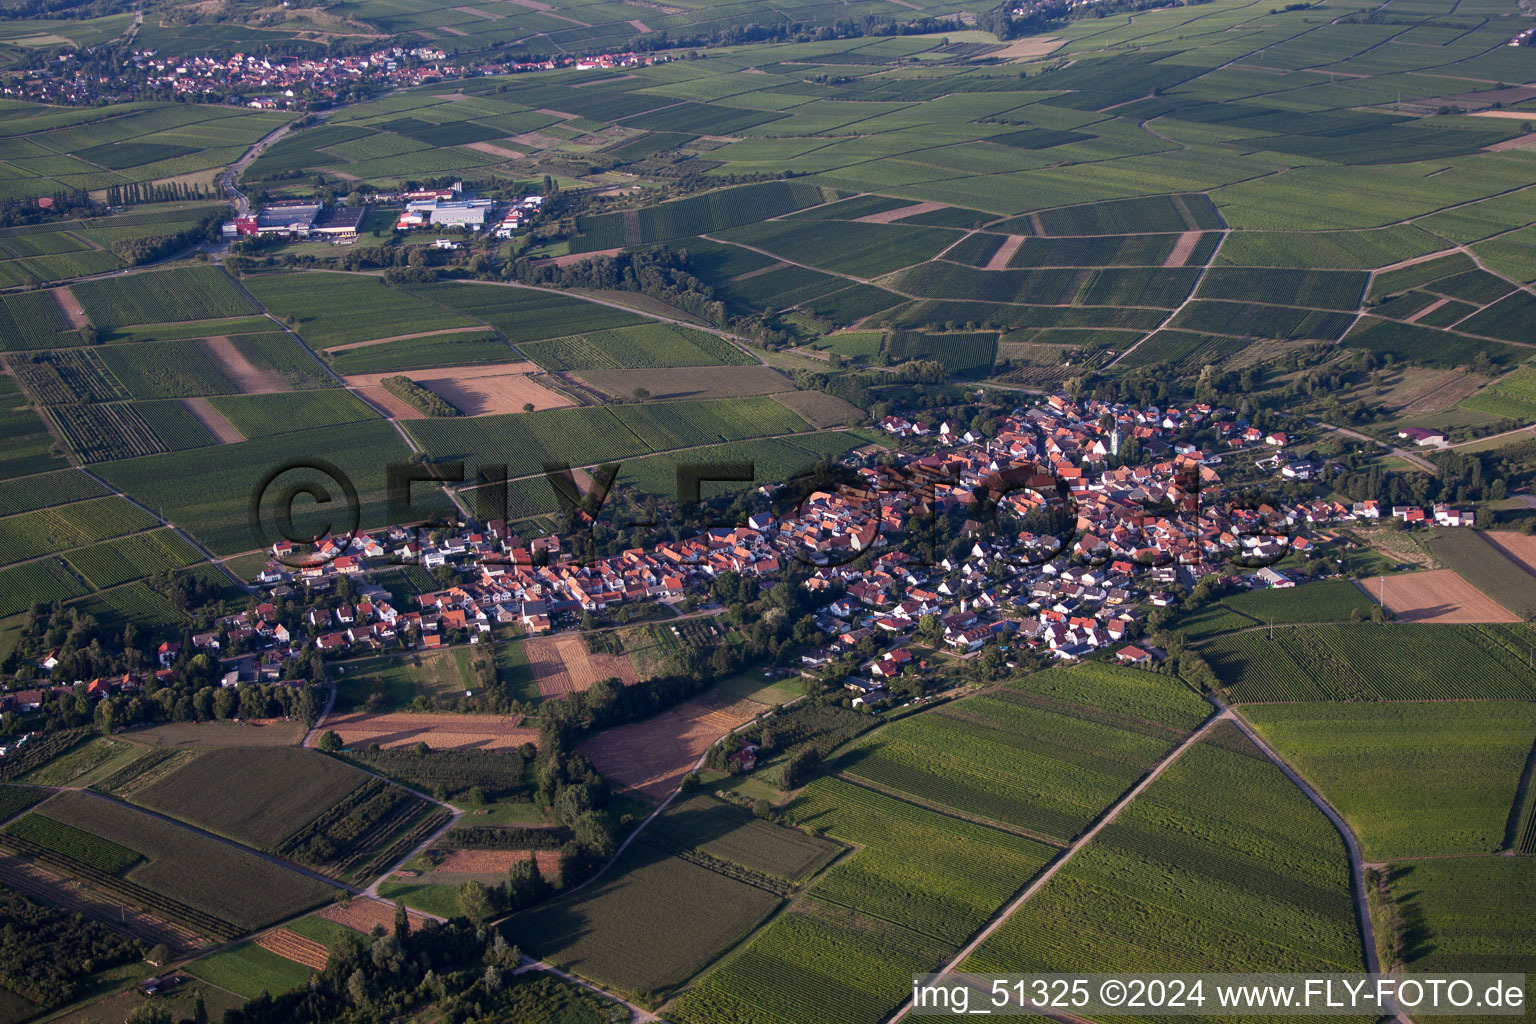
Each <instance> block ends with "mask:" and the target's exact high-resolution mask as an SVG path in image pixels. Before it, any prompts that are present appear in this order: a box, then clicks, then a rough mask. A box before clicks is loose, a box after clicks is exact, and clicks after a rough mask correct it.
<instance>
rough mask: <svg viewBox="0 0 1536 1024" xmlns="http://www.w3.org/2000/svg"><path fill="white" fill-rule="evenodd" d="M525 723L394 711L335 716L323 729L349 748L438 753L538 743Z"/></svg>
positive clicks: (511, 718)
mask: <svg viewBox="0 0 1536 1024" xmlns="http://www.w3.org/2000/svg"><path fill="white" fill-rule="evenodd" d="M521 721H522V719H521V718H518V717H516V716H506V715H449V714H443V715H437V714H423V713H417V712H407V711H394V712H383V713H378V714H374V713H369V712H359V713H358V714H354V715H331V716H330V717H328V718H326V719H325V721H324V722H323V723H322V725H321V727H320V728H322V729H324V730H328V731H330V732H334V733H335V734H336V735H338V736H340V737H341V742H342V743H344V744H346V745H347V746H349V747H366V746H367V745H368V744H370V743H377V744H378V745H379V746H381V747H384V748H386V749H389V748H393V747H410V746H415V745H416V744H417V743H426V744H427V745H428V746H429V747H432V748H433V749H434V750H458V749H462V748H466V747H474V748H478V749H481V750H511V749H512V748H514V747H520V746H522V745H523V744H524V743H537V742H538V739H539V730H537V729H527V728H522V727H520V726H519V724H518V723H520V722H521Z"/></svg>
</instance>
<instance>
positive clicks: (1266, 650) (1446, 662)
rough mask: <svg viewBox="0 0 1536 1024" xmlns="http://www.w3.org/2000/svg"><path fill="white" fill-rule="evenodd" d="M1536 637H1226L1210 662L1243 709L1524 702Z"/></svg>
mask: <svg viewBox="0 0 1536 1024" xmlns="http://www.w3.org/2000/svg"><path fill="white" fill-rule="evenodd" d="M1532 637H1533V634H1532V632H1531V628H1530V627H1529V626H1525V625H1477V626H1458V625H1431V624H1415V623H1402V624H1383V625H1379V624H1367V623H1349V624H1341V625H1337V626H1291V627H1286V628H1276V629H1275V630H1274V633H1273V635H1270V632H1269V631H1268V630H1254V631H1251V632H1246V633H1235V634H1232V635H1230V636H1220V637H1216V638H1215V639H1213V640H1211V641H1209V642H1207V643H1205V644H1202V645H1201V647H1200V653H1201V655H1202V656H1203V657H1204V658H1205V660H1206V661H1208V662H1209V663H1210V665H1211V667H1212V668H1213V669H1215V671H1216V674H1217V676H1218V677H1219V678H1220V679H1221V683H1222V687H1223V689H1224V690H1225V691H1226V693H1227V695H1228V697H1229V698H1230V699H1232V700H1234V701H1238V702H1242V703H1250V702H1258V703H1264V702H1270V701H1297V700H1300V701H1318V700H1343V701H1348V700H1437V699H1448V698H1479V699H1484V700H1492V699H1501V698H1502V699H1514V700H1523V699H1529V698H1530V696H1531V694H1532V679H1531V675H1530V670H1529V667H1528V666H1527V664H1526V661H1527V658H1528V655H1529V647H1530V644H1531V640H1532ZM1447 666H1456V667H1455V669H1454V670H1452V669H1450V668H1448V667H1447Z"/></svg>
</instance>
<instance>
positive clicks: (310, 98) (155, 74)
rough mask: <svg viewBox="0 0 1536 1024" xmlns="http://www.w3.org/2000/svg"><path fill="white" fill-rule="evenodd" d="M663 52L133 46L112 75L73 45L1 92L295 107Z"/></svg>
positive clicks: (53, 98) (623, 63) (604, 64)
mask: <svg viewBox="0 0 1536 1024" xmlns="http://www.w3.org/2000/svg"><path fill="white" fill-rule="evenodd" d="M672 59H673V58H672V57H671V56H669V55H666V54H654V55H643V56H642V55H637V54H634V53H629V52H615V53H603V54H599V55H597V56H589V57H574V56H570V55H568V54H558V55H552V56H549V57H546V58H543V59H540V60H534V61H501V62H479V63H473V64H458V63H450V62H449V61H448V55H447V54H446V53H445V52H444V51H442V50H439V49H437V48H435V47H431V46H415V47H402V46H392V47H386V48H383V49H380V50H375V51H374V52H372V53H368V54H360V55H356V56H349V57H282V56H277V57H273V56H260V55H257V54H247V53H236V54H232V55H231V56H228V57H215V56H182V57H166V56H162V55H161V54H160V53H159V52H158V51H156V50H135V51H134V52H133V53H131V54H130V55H129V63H128V67H126V68H124V69H122V71H121V72H120V73H119V74H117V75H113V76H105V75H102V74H101V73H100V72H99V71H98V70H95V69H91V68H86V67H84V66H82V63H81V61H80V59H79V57H78V56H76V55H75V54H74V53H65V54H62V55H60V56H59V57H58V58H56V59H55V60H53V61H51V62H50V63H49V65H48V66H46V67H44V68H41V69H39V70H36V71H33V72H29V73H28V74H27V75H26V76H25V77H21V78H18V79H16V80H13V81H11V82H8V83H7V84H6V86H5V88H4V89H3V94H4V95H7V96H14V97H20V98H24V99H30V100H38V101H42V102H48V103H70V104H90V103H96V102H99V101H102V100H107V101H119V102H121V101H127V100H132V99H136V98H139V97H141V96H144V95H146V94H150V95H158V94H164V93H167V92H168V93H171V94H173V95H175V96H177V97H182V96H185V97H187V98H188V99H191V100H195V101H206V102H224V101H226V100H228V99H230V98H231V97H241V98H243V99H244V102H245V104H246V105H247V106H249V107H251V108H253V109H256V110H303V109H311V108H322V107H327V106H330V105H332V104H334V103H336V102H338V101H340V100H343V99H345V98H346V97H347V96H348V94H351V93H354V92H355V90H356V89H357V87H358V86H369V87H373V88H391V89H395V88H399V89H403V88H408V87H410V86H414V85H426V84H428V83H430V82H438V81H442V80H444V79H450V78H466V77H476V76H483V75H510V74H523V73H526V72H531V71H553V70H556V69H558V68H579V69H582V70H597V69H619V68H627V67H634V66H636V65H640V64H657V63H664V62H667V61H670V60H672ZM247 97H248V98H247Z"/></svg>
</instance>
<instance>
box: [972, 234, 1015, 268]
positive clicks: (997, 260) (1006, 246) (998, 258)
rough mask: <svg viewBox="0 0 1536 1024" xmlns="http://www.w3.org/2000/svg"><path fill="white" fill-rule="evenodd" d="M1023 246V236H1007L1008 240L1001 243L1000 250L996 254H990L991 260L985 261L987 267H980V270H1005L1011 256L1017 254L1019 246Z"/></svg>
mask: <svg viewBox="0 0 1536 1024" xmlns="http://www.w3.org/2000/svg"><path fill="white" fill-rule="evenodd" d="M1023 244H1024V236H1023V235H1009V236H1008V240H1007V241H1006V242H1004V243H1003V245H1002V248H1000V249H998V250H997V252H995V253H993V254H992V258H991V259H989V260H987V265H986V266H984V267H982V268H981V269H982V270H1007V269H1008V261H1009V260H1011V259H1013V254H1014V253H1016V252H1018V251H1019V246H1021V245H1023Z"/></svg>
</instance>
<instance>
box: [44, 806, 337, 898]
mask: <svg viewBox="0 0 1536 1024" xmlns="http://www.w3.org/2000/svg"><path fill="white" fill-rule="evenodd" d="M41 788H43V789H49V790H52V791H54V792H55V793H60V792H64V791H65V790H68V791H69V792H72V793H83V794H85V795H86V796H89V797H93V798H95V799H97V800H104V801H106V802H107V803H109V804H117V805H118V806H119V807H127V808H130V809H132V810H134V811H137V812H138V813H140V814H147V815H149V816H150V817H151V818H158V819H159V820H161V821H163V822H165V823H166V824H167V825H174V826H175V827H177V828H181V829H186V830H187V831H188V832H195V833H196V834H197V835H200V836H202V837H203V838H204V839H211V840H213V841H214V842H216V843H220V844H222V845H224V846H228V847H230V848H231V849H235V850H243V851H244V852H246V853H248V854H250V855H251V856H253V857H259V858H261V859H262V860H264V861H266V862H267V863H268V864H273V865H276V866H277V867H280V868H286V869H287V870H289V871H292V872H294V873H295V874H300V875H303V876H304V877H306V878H309V879H312V880H313V881H316V882H320V883H322V884H324V885H329V886H333V887H335V888H338V889H346V890H348V891H349V892H351V893H352V895H354V896H356V895H358V894H360V893H361V892H362V891H363V890H361V889H359V888H357V887H356V886H353V885H348V884H347V883H346V882H339V881H337V880H336V879H334V878H330V877H327V876H326V875H322V874H321V873H320V872H318V871H311V870H310V869H309V868H306V867H304V866H303V865H302V864H295V863H294V862H293V861H291V860H284V859H283V858H282V857H278V856H275V855H274V854H270V853H263V852H262V851H261V850H258V849H256V848H255V847H252V846H246V845H245V844H244V843H237V842H235V841H234V840H233V839H226V838H224V837H223V836H221V835H219V834H218V833H217V832H209V831H208V830H207V829H201V828H198V827H197V826H196V825H189V824H188V823H187V822H185V821H182V820H180V819H179V818H173V817H171V816H170V815H169V814H161V813H160V812H159V811H152V810H150V809H149V808H148V807H140V806H139V805H138V804H130V803H128V802H126V801H123V800H118V799H117V798H116V797H110V796H107V795H106V794H105V793H97V792H95V791H94V790H90V789H82V788H80V787H78V786H43V787H41Z"/></svg>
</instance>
